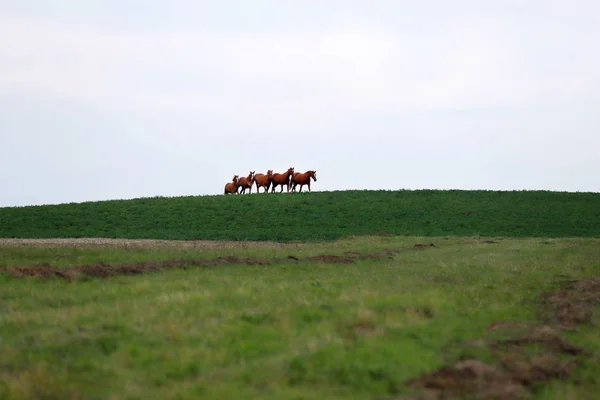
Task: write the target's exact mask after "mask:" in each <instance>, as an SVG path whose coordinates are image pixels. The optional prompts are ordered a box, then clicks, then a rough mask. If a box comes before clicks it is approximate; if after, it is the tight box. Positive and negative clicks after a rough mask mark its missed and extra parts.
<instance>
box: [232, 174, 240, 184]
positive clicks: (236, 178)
mask: <svg viewBox="0 0 600 400" xmlns="http://www.w3.org/2000/svg"><path fill="white" fill-rule="evenodd" d="M238 179H240V177H239V176H237V175H234V176H233V183H237V181H238Z"/></svg>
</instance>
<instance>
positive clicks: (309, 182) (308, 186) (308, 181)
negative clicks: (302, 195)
mask: <svg viewBox="0 0 600 400" xmlns="http://www.w3.org/2000/svg"><path fill="white" fill-rule="evenodd" d="M308 191H309V192H310V180H309V181H308Z"/></svg>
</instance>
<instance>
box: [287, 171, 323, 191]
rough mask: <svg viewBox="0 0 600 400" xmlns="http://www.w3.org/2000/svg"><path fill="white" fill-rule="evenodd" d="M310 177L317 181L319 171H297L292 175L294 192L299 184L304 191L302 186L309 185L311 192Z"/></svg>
mask: <svg viewBox="0 0 600 400" xmlns="http://www.w3.org/2000/svg"><path fill="white" fill-rule="evenodd" d="M310 178H312V179H313V180H314V181H315V182H316V181H317V171H306V172H305V173H303V174H302V173H300V172H296V173H295V174H294V175H292V185H293V186H292V192H295V191H296V186H297V185H300V191H302V186H304V185H308V191H309V192H310Z"/></svg>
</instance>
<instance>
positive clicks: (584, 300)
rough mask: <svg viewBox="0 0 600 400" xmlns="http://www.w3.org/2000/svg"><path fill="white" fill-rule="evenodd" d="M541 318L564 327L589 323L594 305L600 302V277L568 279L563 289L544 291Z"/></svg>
mask: <svg viewBox="0 0 600 400" xmlns="http://www.w3.org/2000/svg"><path fill="white" fill-rule="evenodd" d="M540 302H541V309H542V315H541V318H542V320H543V321H544V322H546V323H553V324H557V325H560V326H564V327H572V326H574V325H577V324H583V323H589V322H590V321H591V318H592V313H593V310H594V306H595V305H596V304H598V303H599V302H600V278H594V279H589V280H585V281H567V282H565V283H564V284H563V285H562V288H561V290H558V291H555V292H549V293H544V294H543V295H542V298H541V301H540Z"/></svg>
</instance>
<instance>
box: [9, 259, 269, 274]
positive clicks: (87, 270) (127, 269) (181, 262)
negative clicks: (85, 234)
mask: <svg viewBox="0 0 600 400" xmlns="http://www.w3.org/2000/svg"><path fill="white" fill-rule="evenodd" d="M223 264H246V265H267V264H270V262H269V260H265V259H260V258H250V257H248V258H239V257H235V256H224V257H216V258H210V259H184V258H181V259H175V260H167V261H145V262H134V263H123V264H106V263H95V264H83V265H75V266H72V267H56V266H51V265H47V264H44V265H35V266H18V267H0V272H6V273H8V274H10V275H12V276H13V277H14V278H26V277H34V278H41V279H51V278H63V279H67V280H73V279H77V278H84V277H94V278H108V277H111V276H119V275H137V274H143V273H150V272H157V271H160V270H163V269H169V268H182V269H185V268H190V267H210V266H216V265H223Z"/></svg>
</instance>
